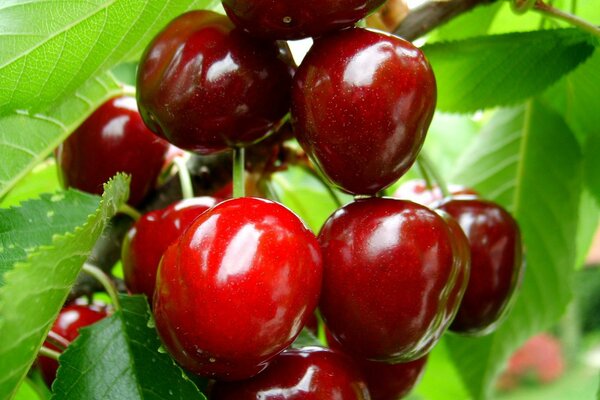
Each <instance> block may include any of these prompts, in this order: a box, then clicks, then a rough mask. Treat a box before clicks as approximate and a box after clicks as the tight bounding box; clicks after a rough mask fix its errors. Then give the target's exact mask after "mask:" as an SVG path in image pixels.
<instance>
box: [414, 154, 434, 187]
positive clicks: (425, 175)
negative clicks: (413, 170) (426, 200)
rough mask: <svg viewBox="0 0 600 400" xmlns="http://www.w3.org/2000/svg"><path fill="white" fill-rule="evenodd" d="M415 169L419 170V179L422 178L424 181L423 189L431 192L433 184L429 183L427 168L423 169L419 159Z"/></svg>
mask: <svg viewBox="0 0 600 400" xmlns="http://www.w3.org/2000/svg"><path fill="white" fill-rule="evenodd" d="M417 168H418V169H419V174H421V178H423V180H424V181H425V187H426V188H427V189H428V190H432V189H433V182H431V177H430V176H429V173H428V172H427V168H425V166H424V165H423V162H422V159H421V157H419V158H418V159H417Z"/></svg>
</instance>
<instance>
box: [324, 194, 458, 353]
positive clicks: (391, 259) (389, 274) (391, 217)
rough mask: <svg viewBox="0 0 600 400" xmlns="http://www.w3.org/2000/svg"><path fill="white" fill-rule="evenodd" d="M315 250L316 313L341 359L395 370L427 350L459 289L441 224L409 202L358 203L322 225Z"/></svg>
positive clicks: (452, 246)
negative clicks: (319, 278) (391, 365)
mask: <svg viewBox="0 0 600 400" xmlns="http://www.w3.org/2000/svg"><path fill="white" fill-rule="evenodd" d="M319 243H320V244H321V248H322V251H323V289H322V293H321V299H320V303H319V309H320V311H321V314H322V315H323V318H324V320H325V322H326V324H327V327H328V328H329V330H330V331H331V334H332V335H333V336H334V337H335V338H336V339H337V340H338V341H339V342H340V343H341V345H342V346H343V347H344V349H345V351H347V352H348V353H349V354H352V355H353V356H355V357H360V358H366V359H371V360H375V361H388V362H400V361H411V360H415V359H417V358H420V357H423V356H424V355H425V354H426V353H427V352H429V350H431V348H432V347H433V346H434V345H435V344H436V343H437V341H438V339H439V338H440V336H441V335H442V334H443V333H444V331H445V330H446V328H447V327H448V325H449V324H450V321H451V317H452V316H453V315H454V314H455V313H456V307H457V306H458V304H457V302H456V301H455V299H456V298H457V297H458V298H460V296H461V295H462V293H461V291H462V290H463V288H464V282H461V281H460V277H464V274H463V273H462V272H461V270H460V269H459V268H458V266H459V263H458V262H457V260H456V259H455V257H457V256H458V255H457V254H456V255H455V254H454V250H455V244H454V242H453V239H452V237H451V231H450V228H449V227H448V225H447V224H446V222H445V221H444V220H443V218H442V217H440V216H439V215H438V214H436V213H435V212H434V211H432V210H430V209H428V208H427V207H424V206H422V205H419V204H416V203H412V202H409V201H403V200H396V199H390V198H370V199H365V200H359V201H356V202H354V203H350V204H348V205H346V206H344V207H342V208H341V209H339V210H337V211H336V212H335V213H334V214H333V215H332V216H331V217H329V219H328V220H327V221H326V222H325V225H324V226H323V228H322V229H321V233H320V234H319Z"/></svg>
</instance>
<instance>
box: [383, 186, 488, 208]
mask: <svg viewBox="0 0 600 400" xmlns="http://www.w3.org/2000/svg"><path fill="white" fill-rule="evenodd" d="M448 191H449V192H450V194H451V195H453V196H469V195H471V196H479V194H478V193H477V192H476V191H475V190H473V189H471V188H467V187H465V186H462V185H454V184H449V185H448ZM394 197H395V198H397V199H403V200H410V201H414V202H415V203H419V204H423V205H424V206H428V207H429V206H431V205H433V204H436V203H439V202H441V201H442V200H443V199H444V195H443V194H442V191H441V190H440V188H439V187H438V186H437V185H434V186H433V187H432V188H431V189H429V188H427V183H425V181H424V180H423V179H411V180H409V181H406V182H404V183H403V184H402V185H400V186H399V187H398V189H396V191H395V192H394Z"/></svg>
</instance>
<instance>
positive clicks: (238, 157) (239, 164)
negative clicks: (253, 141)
mask: <svg viewBox="0 0 600 400" xmlns="http://www.w3.org/2000/svg"><path fill="white" fill-rule="evenodd" d="M245 153H246V150H245V149H244V148H243V147H234V149H233V197H234V198H237V197H244V196H245V195H246V183H245V182H244V167H245Z"/></svg>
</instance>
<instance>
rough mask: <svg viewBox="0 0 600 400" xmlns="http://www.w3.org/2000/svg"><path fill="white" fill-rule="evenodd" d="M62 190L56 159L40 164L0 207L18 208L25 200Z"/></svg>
mask: <svg viewBox="0 0 600 400" xmlns="http://www.w3.org/2000/svg"><path fill="white" fill-rule="evenodd" d="M60 189H61V186H60V183H59V182H58V171H57V169H56V163H55V162H54V159H52V158H51V159H48V160H46V161H45V162H42V163H41V164H38V165H36V166H35V168H33V170H32V171H31V172H30V173H28V174H27V175H26V176H25V177H24V178H23V179H22V180H21V181H20V182H19V183H18V184H17V185H16V186H15V187H14V188H13V189H12V190H11V191H10V192H9V193H8V194H7V195H6V196H5V197H4V198H3V199H1V200H0V207H3V208H7V207H11V206H16V205H18V204H19V203H21V202H22V201H24V200H28V199H31V198H34V197H39V196H40V195H41V194H42V193H54V192H56V191H58V190H60Z"/></svg>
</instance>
